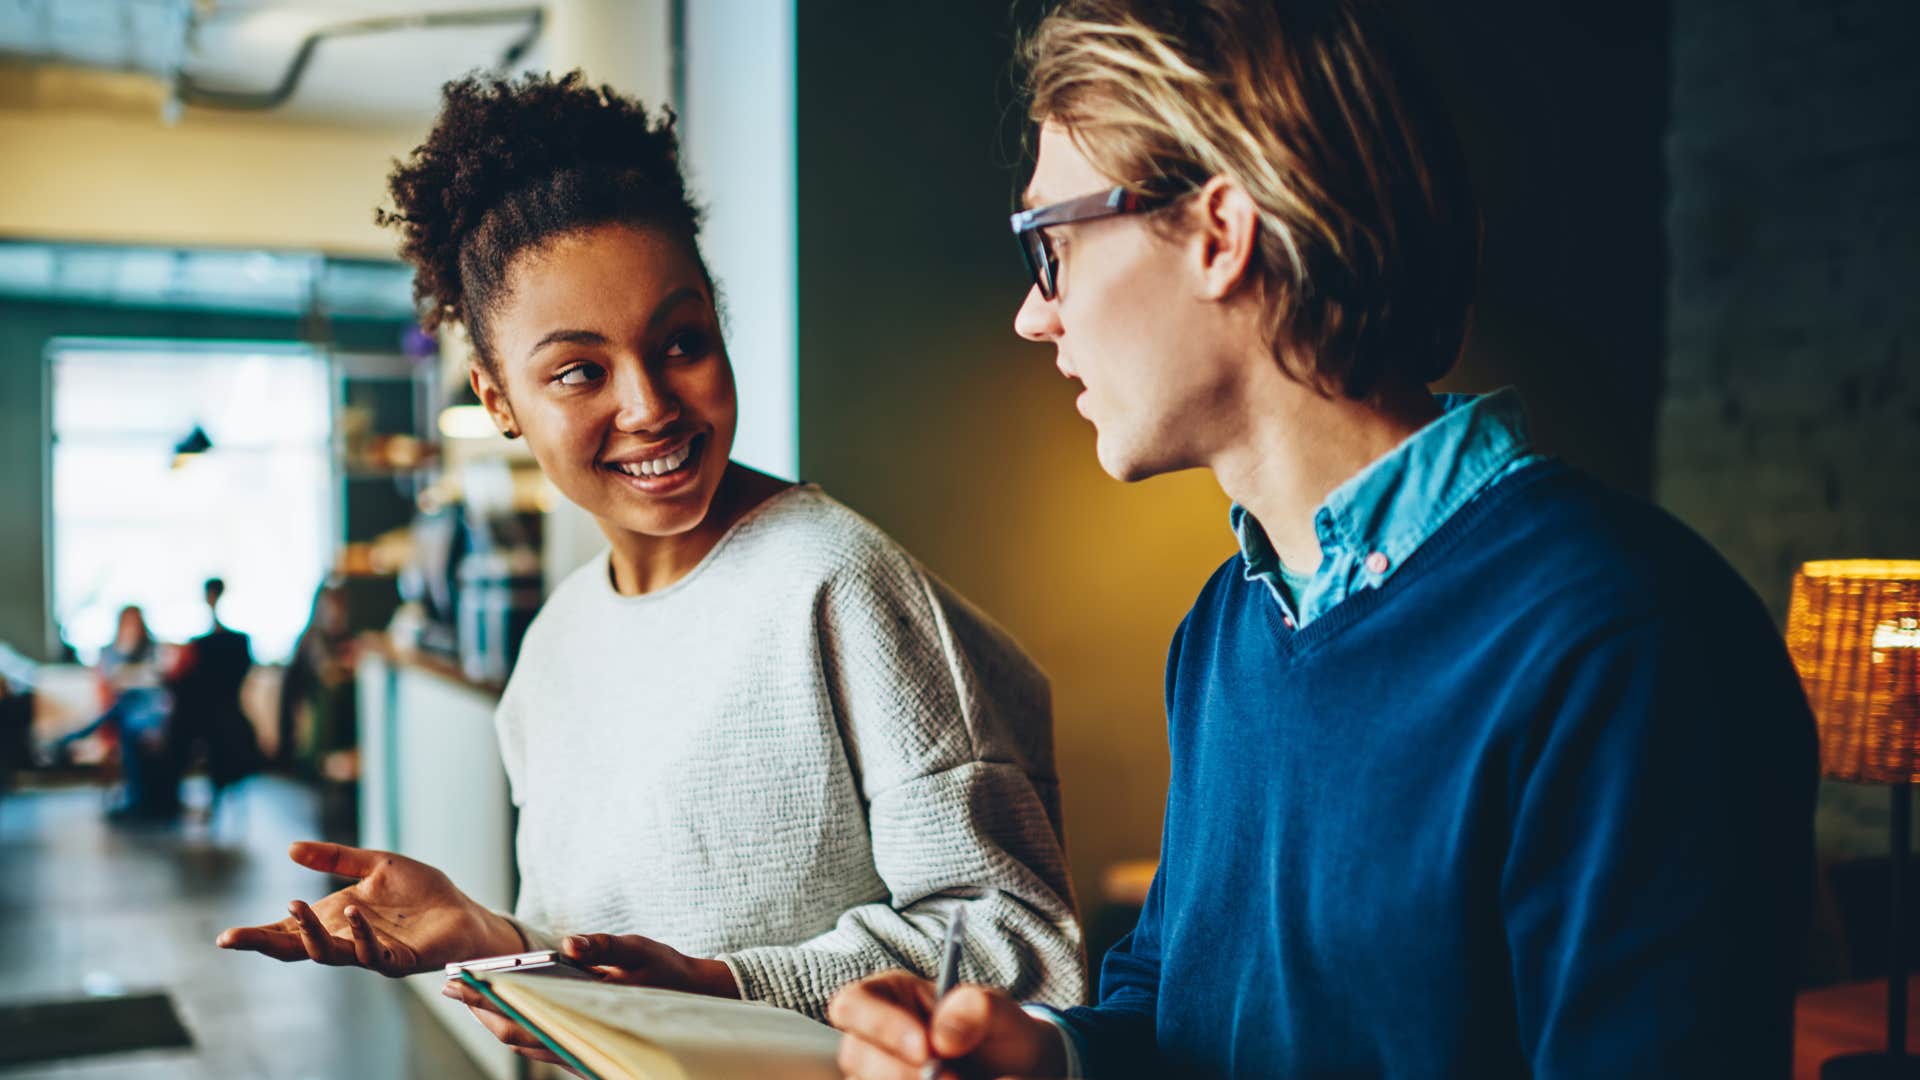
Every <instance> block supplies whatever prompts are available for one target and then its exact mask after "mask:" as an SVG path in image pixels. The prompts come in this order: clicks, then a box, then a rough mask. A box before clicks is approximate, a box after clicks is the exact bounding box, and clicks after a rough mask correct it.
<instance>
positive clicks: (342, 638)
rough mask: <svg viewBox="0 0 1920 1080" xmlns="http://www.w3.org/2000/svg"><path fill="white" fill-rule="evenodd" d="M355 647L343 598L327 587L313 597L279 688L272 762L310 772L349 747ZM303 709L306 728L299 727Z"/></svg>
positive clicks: (343, 592) (335, 585) (339, 591)
mask: <svg viewBox="0 0 1920 1080" xmlns="http://www.w3.org/2000/svg"><path fill="white" fill-rule="evenodd" d="M353 666H354V642H353V630H352V629H351V627H350V626H349V624H348V621H347V594H346V590H345V589H343V588H342V587H341V586H340V585H339V584H338V583H335V582H327V583H324V584H322V585H321V586H320V589H319V591H318V592H316V593H315V594H314V597H313V614H312V615H311V616H309V617H308V619H307V628H306V629H305V630H303V631H301V633H300V640H299V641H298V642H296V643H295V644H294V647H293V655H292V656H291V657H289V658H288V660H287V670H286V675H285V678H284V680H283V681H282V682H281V684H280V721H279V728H280V741H279V745H278V746H277V747H276V748H275V749H274V759H275V761H276V762H278V763H279V764H281V765H283V766H293V765H296V764H304V765H306V766H309V767H312V766H315V765H317V763H318V762H319V761H320V760H321V759H322V758H324V757H325V756H326V755H327V754H328V753H329V752H331V751H334V750H344V749H347V748H348V747H351V746H353V745H354V740H355V728H354V701H353ZM302 707H305V708H306V709H307V710H308V719H309V722H308V724H307V725H305V730H304V732H303V731H302V725H301V724H300V711H301V709H302Z"/></svg>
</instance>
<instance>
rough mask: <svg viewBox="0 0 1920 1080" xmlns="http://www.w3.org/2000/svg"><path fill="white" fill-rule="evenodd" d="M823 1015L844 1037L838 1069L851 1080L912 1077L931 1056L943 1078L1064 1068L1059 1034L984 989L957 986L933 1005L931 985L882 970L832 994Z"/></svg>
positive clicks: (1008, 999) (1059, 1073)
mask: <svg viewBox="0 0 1920 1080" xmlns="http://www.w3.org/2000/svg"><path fill="white" fill-rule="evenodd" d="M827 1018H828V1019H829V1020H831V1021H833V1026H834V1027H837V1028H839V1029H840V1030H841V1031H843V1032H845V1033H846V1037H845V1038H844V1039H842V1040H841V1041H840V1069H841V1071H843V1072H845V1073H846V1074H847V1075H848V1076H849V1077H854V1078H857V1080H919V1077H920V1068H921V1066H922V1065H924V1064H926V1063H927V1062H928V1061H929V1060H931V1059H932V1058H933V1057H936V1056H937V1057H938V1058H939V1059H940V1061H941V1062H942V1063H943V1068H942V1070H941V1073H940V1075H941V1076H942V1077H943V1078H948V1077H960V1078H974V1077H999V1076H1064V1075H1066V1071H1067V1059H1066V1047H1065V1044H1064V1043H1063V1042H1062V1041H1061V1040H1062V1039H1064V1038H1065V1035H1064V1034H1063V1033H1062V1032H1061V1031H1059V1030H1058V1029H1057V1028H1055V1027H1054V1026H1053V1025H1052V1024H1049V1023H1047V1022H1046V1021H1045V1020H1039V1019H1036V1018H1034V1017H1031V1016H1028V1015H1027V1014H1026V1013H1025V1012H1022V1011H1021V1009H1020V1006H1019V1004H1018V1003H1017V1002H1015V1001H1014V1000H1013V999H1012V998H1011V997H1008V996H1007V995H1006V994H1005V993H1003V992H1001V991H999V990H989V989H987V988H986V987H983V986H960V987H956V988H954V991H953V992H952V993H950V994H948V995H947V996H946V997H944V998H942V999H940V1000H939V1001H937V1002H936V1001H935V1000H934V995H933V984H932V983H929V982H928V981H927V980H925V979H922V978H920V977H918V976H916V975H912V974H909V973H908V972H905V971H889V972H887V973H886V974H883V975H875V976H873V977H871V978H867V979H862V980H861V981H859V982H857V983H854V984H853V985H851V986H849V987H847V988H845V989H843V990H841V991H840V992H839V993H838V994H835V995H834V997H833V1002H832V1003H831V1004H830V1005H828V1006H827Z"/></svg>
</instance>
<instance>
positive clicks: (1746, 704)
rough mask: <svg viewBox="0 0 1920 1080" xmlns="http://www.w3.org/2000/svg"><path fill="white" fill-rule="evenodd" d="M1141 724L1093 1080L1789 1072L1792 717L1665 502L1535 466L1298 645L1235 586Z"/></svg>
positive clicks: (1804, 848)
mask: <svg viewBox="0 0 1920 1080" xmlns="http://www.w3.org/2000/svg"><path fill="white" fill-rule="evenodd" d="M1167 712H1168V721H1169V722H1168V742H1169V746H1170V751H1171V754H1172V763H1173V775H1172V782H1171V786H1170V790H1169V793H1168V796H1167V810H1166V826H1165V833H1164V835H1163V837H1162V842H1161V862H1160V871H1159V873H1158V875H1157V876H1156V877H1155V878H1154V882H1153V887H1152V890H1151V891H1150V893H1149V895H1148V898H1147V901H1146V906H1145V908H1144V909H1143V910H1142V912H1141V916H1140V922H1139V925H1138V926H1137V928H1136V929H1135V930H1134V932H1133V933H1132V934H1130V935H1129V936H1128V937H1127V938H1125V939H1123V940H1122V941H1121V942H1120V944H1118V945H1117V946H1115V947H1114V949H1113V950H1112V951H1111V952H1110V953H1109V954H1108V955H1107V958H1106V961H1105V963H1104V964H1103V966H1102V970H1101V988H1100V995H1101V999H1100V1003H1099V1004H1098V1005H1097V1006H1094V1007H1091V1008H1082V1009H1073V1010H1069V1011H1068V1012H1066V1013H1065V1014H1064V1016H1063V1017H1062V1022H1063V1024H1064V1025H1065V1026H1066V1027H1067V1028H1068V1030H1069V1031H1070V1032H1071V1033H1072V1034H1073V1036H1074V1041H1075V1043H1076V1045H1077V1046H1078V1048H1079V1051H1080V1054H1081V1058H1082V1064H1083V1067H1084V1070H1085V1073H1086V1075H1088V1076H1090V1077H1095V1078H1106V1077H1121V1076H1129V1075H1151V1076H1183V1077H1184V1076H1207V1075H1232V1076H1259V1077H1286V1078H1305V1077H1395V1078H1416V1077H1457V1078H1461V1080H1486V1078H1490V1077H1510V1076H1514V1077H1517V1076H1528V1075H1532V1076H1537V1077H1556V1078H1557V1077H1596V1078H1599V1077H1606V1078H1609V1080H1617V1078H1621V1077H1629V1078H1633V1080H1646V1078H1651V1077H1719V1076H1727V1077H1741V1078H1749V1077H1767V1076H1785V1075H1787V1072H1788V1069H1789V1065H1790V1060H1789V1059H1790V1036H1791V1026H1792V991H1793V977H1794V975H1795V973H1796V971H1797V963H1798V960H1799V957H1800V955H1801V945H1802V943H1803V941H1804V940H1805V927H1806V920H1807V915H1808V907H1809V896H1810V891H1811V884H1812V880H1813V865H1812V857H1813V836H1812V818H1813V798H1814V790H1815V785H1816V751H1815V741H1814V732H1813V722H1812V719H1811V716H1810V715H1809V713H1808V710H1807V706H1806V702H1805V698H1804V697H1803V696H1802V693H1801V690H1800V684H1799V681H1798V680H1797V678H1796V677H1795V675H1794V672H1793V670H1792V668H1791V666H1790V665H1789V663H1788V660H1787V657H1786V652H1785V649H1784V647H1783V645H1782V644H1781V641H1780V639H1779V636H1778V634H1777V633H1776V632H1775V630H1774V627H1773V624H1772V621H1771V619H1770V618H1769V617H1768V615H1767V613H1766V611H1765V610H1764V609H1763V607H1762V606H1761V604H1760V603H1759V601H1758V600H1757V599H1756V598H1755V597H1754V596H1753V594H1752V592H1751V591H1750V590H1748V589H1747V588H1746V586H1745V585H1744V584H1743V583H1742V582H1741V581H1740V580H1739V579H1738V578H1737V577H1736V576H1735V574H1734V573H1733V571H1732V570H1731V569H1729V568H1728V567H1727V565H1726V564H1725V563H1724V562H1723V561H1721V559H1720V558H1719V557H1718V556H1717V555H1715V554H1714V553H1713V551H1712V550H1711V549H1710V548H1708V547H1707V545H1706V544H1705V543H1703V542H1702V541H1700V540H1699V539H1698V538H1697V537H1695V536H1694V535H1693V534H1692V533H1690V532H1688V531H1687V530H1686V529H1685V528H1683V527H1682V526H1680V525H1679V524H1678V523H1676V522H1674V521H1673V520H1672V519H1671V518H1669V517H1667V516H1666V515H1665V514H1663V513H1661V512H1660V511H1658V510H1656V509H1654V508H1652V507H1650V506H1647V505H1645V504H1644V503H1640V502H1638V501H1635V500H1631V499H1628V498H1626V497H1624V496H1620V495H1616V494H1613V493H1610V492H1608V491H1606V490H1604V489H1602V488H1601V487H1599V486H1598V485H1597V484H1595V483H1593V482H1592V481H1590V480H1588V479H1586V478H1584V477H1583V476H1581V475H1580V474H1578V473H1576V472H1574V471H1573V470H1571V469H1569V468H1566V467H1565V466H1562V465H1559V464H1556V463H1551V462H1544V463H1540V464H1535V465H1530V466H1527V467H1526V468H1523V469H1521V470H1520V471H1518V472H1517V473H1514V474H1513V475H1511V476H1510V477H1508V478H1506V479H1503V480H1501V481H1499V482H1498V483H1496V484H1494V485H1493V486H1492V487H1490V488H1488V489H1487V490H1486V491H1484V492H1483V493H1482V494H1481V495H1480V496H1479V497H1478V498H1476V499H1474V500H1473V501H1472V502H1470V503H1469V504H1467V506H1466V507H1464V508H1463V509H1461V510H1460V511H1459V512H1457V513H1456V514H1454V515H1453V516H1452V517H1451V518H1449V519H1448V520H1447V522H1446V523H1445V524H1444V525H1442V526H1441V527H1440V528H1439V529H1438V531H1436V532H1435V533H1434V534H1433V536H1432V537H1431V538H1430V539H1429V540H1428V541H1427V542H1426V543H1424V544H1423V545H1422V546H1421V547H1420V548H1419V550H1418V551H1416V552H1415V553H1414V555H1413V556H1412V557H1411V558H1410V559H1409V560H1408V561H1407V563H1406V564H1405V565H1404V566H1403V567H1402V568H1401V570H1400V572H1399V573H1396V574H1395V575H1394V576H1393V577H1392V578H1391V579H1390V580H1388V581H1386V582H1385V583H1383V585H1382V586H1381V587H1380V588H1378V589H1372V590H1367V591H1363V592H1359V593H1355V594H1354V595H1352V596H1351V597H1349V598H1348V599H1346V600H1344V601H1342V602H1341V603H1340V604H1339V605H1337V606H1336V607H1334V608H1333V609H1332V610H1330V611H1328V612H1327V613H1326V614H1325V615H1324V616H1323V617H1321V618H1320V619H1318V620H1316V621H1314V622H1312V623H1310V624H1308V625H1307V626H1306V627H1305V628H1304V629H1302V630H1299V631H1298V632H1295V631H1292V630H1289V629H1288V628H1287V627H1286V626H1285V625H1284V624H1283V622H1282V617H1281V614H1280V612H1279V609H1278V605H1276V604H1275V603H1274V602H1273V598H1272V597H1271V596H1270V595H1269V594H1268V592H1267V590H1266V589H1265V588H1264V587H1263V586H1262V585H1260V584H1259V583H1257V582H1250V581H1248V580H1247V579H1246V576H1245V575H1244V574H1243V573H1242V572H1241V568H1240V565H1239V561H1238V560H1237V559H1235V560H1229V562H1228V563H1227V564H1226V565H1224V566H1222V567H1221V568H1220V569H1219V571H1217V572H1216V573H1215V574H1214V575H1213V577H1212V579H1211V580H1209V581H1208V583H1207V585H1206V588H1205V589H1204V590H1203V591H1202V592H1201V594H1200V598H1199V600H1198V601H1196V602H1195V604H1194V606H1193V610H1192V611H1191V612H1189V613H1188V615H1187V618H1186V620H1185V621H1184V622H1183V623H1182V624H1181V627H1180V629H1179V631H1178V633H1177V634H1176V635H1175V637H1174V641H1173V646H1172V649H1171V652H1170V655H1169V658H1168V664H1167Z"/></svg>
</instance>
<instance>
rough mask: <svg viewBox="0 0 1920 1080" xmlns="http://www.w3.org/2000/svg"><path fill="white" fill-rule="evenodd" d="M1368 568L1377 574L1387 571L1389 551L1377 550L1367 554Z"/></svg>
mask: <svg viewBox="0 0 1920 1080" xmlns="http://www.w3.org/2000/svg"><path fill="white" fill-rule="evenodd" d="M1367 570H1368V571H1369V572H1371V573H1375V574H1384V573H1386V572H1387V553H1386V552H1384V551H1376V552H1374V553H1373V554H1371V555H1369V556H1367Z"/></svg>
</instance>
